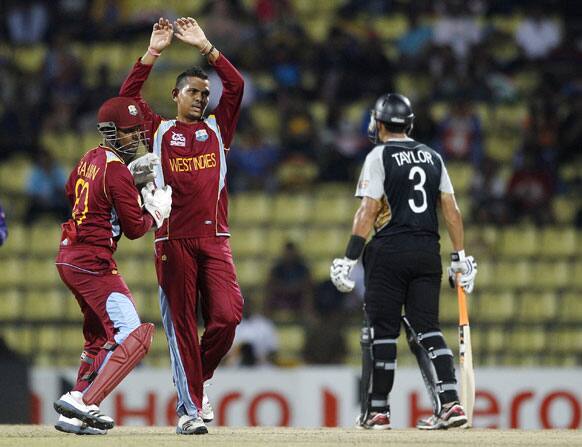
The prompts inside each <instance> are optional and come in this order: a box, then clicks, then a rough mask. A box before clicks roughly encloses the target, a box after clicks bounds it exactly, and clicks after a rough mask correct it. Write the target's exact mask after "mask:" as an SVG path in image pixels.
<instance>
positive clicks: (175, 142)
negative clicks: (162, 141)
mask: <svg viewBox="0 0 582 447" xmlns="http://www.w3.org/2000/svg"><path fill="white" fill-rule="evenodd" d="M170 146H181V147H186V137H185V136H184V135H182V134H181V133H176V132H174V131H172V141H170Z"/></svg>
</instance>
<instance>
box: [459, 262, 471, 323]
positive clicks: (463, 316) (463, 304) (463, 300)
mask: <svg viewBox="0 0 582 447" xmlns="http://www.w3.org/2000/svg"><path fill="white" fill-rule="evenodd" d="M460 277H461V274H460V273H457V298H458V300H459V326H464V325H468V324H469V312H468V311H467V296H466V295H465V291H464V290H463V287H462V286H461V285H460V283H459V282H460V281H459V280H460Z"/></svg>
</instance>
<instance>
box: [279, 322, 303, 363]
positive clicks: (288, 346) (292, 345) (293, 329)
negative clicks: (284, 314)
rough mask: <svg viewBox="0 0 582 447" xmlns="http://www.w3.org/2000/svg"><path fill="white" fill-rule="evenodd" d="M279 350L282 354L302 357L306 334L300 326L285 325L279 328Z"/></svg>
mask: <svg viewBox="0 0 582 447" xmlns="http://www.w3.org/2000/svg"><path fill="white" fill-rule="evenodd" d="M277 335H278V337H279V350H280V352H282V353H288V354H292V355H294V356H295V355H297V356H298V355H300V353H301V351H302V349H303V345H304V344H305V332H304V331H303V328H302V327H301V326H299V325H295V324H293V325H285V326H279V327H277Z"/></svg>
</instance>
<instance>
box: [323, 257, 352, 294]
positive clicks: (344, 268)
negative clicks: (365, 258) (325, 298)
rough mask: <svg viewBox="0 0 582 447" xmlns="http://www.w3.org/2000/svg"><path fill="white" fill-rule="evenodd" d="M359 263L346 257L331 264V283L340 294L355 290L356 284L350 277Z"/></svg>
mask: <svg viewBox="0 0 582 447" xmlns="http://www.w3.org/2000/svg"><path fill="white" fill-rule="evenodd" d="M357 262H358V260H357V259H349V258H346V257H344V258H335V259H334V260H333V262H332V263H331V268H330V269H329V275H330V277H331V282H332V283H333V285H334V286H335V287H336V289H338V290H339V291H340V292H343V293H347V292H351V291H352V290H353V289H354V286H355V285H356V283H355V281H354V280H352V279H350V278H349V276H350V273H351V272H352V269H353V268H354V266H355V265H356V263H357Z"/></svg>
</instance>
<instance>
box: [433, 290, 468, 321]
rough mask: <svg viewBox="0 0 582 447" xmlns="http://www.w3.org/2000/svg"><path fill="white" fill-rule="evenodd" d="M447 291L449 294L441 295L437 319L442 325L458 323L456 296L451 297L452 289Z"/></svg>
mask: <svg viewBox="0 0 582 447" xmlns="http://www.w3.org/2000/svg"><path fill="white" fill-rule="evenodd" d="M449 290H451V293H447V294H441V298H440V308H439V318H440V321H441V322H443V323H456V322H458V321H459V304H458V302H457V295H456V294H454V295H453V293H454V291H453V290H452V289H449ZM469 312H470V311H469ZM469 314H470V313H469Z"/></svg>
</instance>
